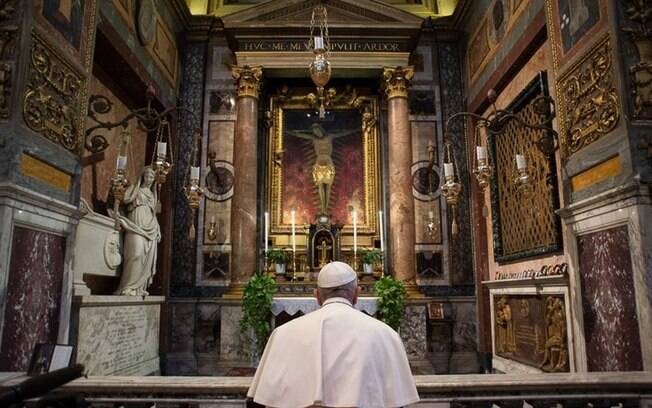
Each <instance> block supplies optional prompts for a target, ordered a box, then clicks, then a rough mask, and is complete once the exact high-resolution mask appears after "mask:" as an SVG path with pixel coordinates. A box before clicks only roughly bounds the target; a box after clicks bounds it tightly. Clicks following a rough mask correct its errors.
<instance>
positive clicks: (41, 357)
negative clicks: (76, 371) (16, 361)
mask: <svg viewBox="0 0 652 408" xmlns="http://www.w3.org/2000/svg"><path fill="white" fill-rule="evenodd" d="M73 351H74V346H71V345H68V344H47V343H38V344H37V345H36V346H35V347H34V351H33V352H32V359H31V361H30V363H29V369H28V371H27V374H28V375H39V374H45V373H49V372H51V371H54V370H58V369H60V368H66V367H69V366H70V363H71V362H72V356H73Z"/></svg>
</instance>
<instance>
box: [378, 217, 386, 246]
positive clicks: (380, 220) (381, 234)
mask: <svg viewBox="0 0 652 408" xmlns="http://www.w3.org/2000/svg"><path fill="white" fill-rule="evenodd" d="M378 229H379V230H380V252H383V251H384V250H385V239H384V237H385V235H384V233H383V212H382V211H378Z"/></svg>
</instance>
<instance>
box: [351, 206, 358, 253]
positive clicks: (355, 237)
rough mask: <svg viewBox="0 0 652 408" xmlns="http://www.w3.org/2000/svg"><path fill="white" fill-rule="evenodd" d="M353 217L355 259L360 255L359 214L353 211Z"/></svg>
mask: <svg viewBox="0 0 652 408" xmlns="http://www.w3.org/2000/svg"><path fill="white" fill-rule="evenodd" d="M351 216H352V217H353V257H354V258H355V257H356V256H357V254H358V212H357V211H356V210H353V211H352V212H351Z"/></svg>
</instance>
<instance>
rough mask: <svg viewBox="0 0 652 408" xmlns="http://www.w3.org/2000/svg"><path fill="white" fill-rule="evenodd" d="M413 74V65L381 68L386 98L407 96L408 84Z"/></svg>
mask: <svg viewBox="0 0 652 408" xmlns="http://www.w3.org/2000/svg"><path fill="white" fill-rule="evenodd" d="M413 76H414V67H412V66H409V67H407V68H403V67H397V68H389V67H385V69H384V70H383V81H384V85H385V92H387V100H389V99H392V98H407V97H408V91H407V89H408V85H409V84H410V80H411V79H412V77H413Z"/></svg>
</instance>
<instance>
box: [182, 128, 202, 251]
mask: <svg viewBox="0 0 652 408" xmlns="http://www.w3.org/2000/svg"><path fill="white" fill-rule="evenodd" d="M200 140H201V135H200V134H199V133H197V135H196V137H195V143H194V145H193V148H192V154H191V156H190V157H191V160H192V162H191V164H190V173H189V175H188V180H187V182H186V185H185V187H184V188H183V192H184V194H185V195H186V200H187V201H188V206H189V207H190V213H191V216H190V218H191V221H190V228H189V230H188V239H190V240H194V239H195V236H196V233H195V212H196V211H197V209H198V208H199V204H200V203H201V198H202V196H203V195H204V189H203V188H201V187H200V186H199V175H200V171H199V170H200V169H199V165H197V166H195V164H196V163H197V151H198V150H199V148H198V144H199V142H200Z"/></svg>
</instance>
